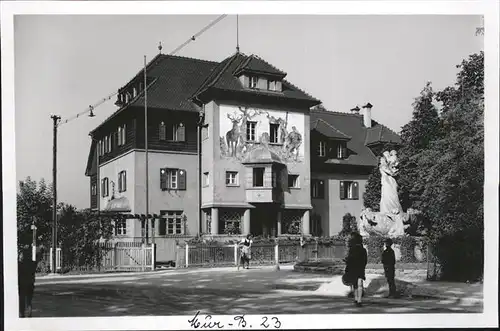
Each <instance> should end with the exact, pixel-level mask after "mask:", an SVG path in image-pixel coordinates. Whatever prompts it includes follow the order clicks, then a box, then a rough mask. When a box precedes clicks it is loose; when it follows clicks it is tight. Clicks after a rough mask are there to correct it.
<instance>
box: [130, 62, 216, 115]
mask: <svg viewBox="0 0 500 331" xmlns="http://www.w3.org/2000/svg"><path fill="white" fill-rule="evenodd" d="M217 66H218V63H217V62H212V61H205V60H198V59H192V58H186V57H180V56H171V55H163V56H162V57H160V58H159V59H158V63H157V65H156V66H154V67H152V68H151V69H150V70H149V71H148V72H147V76H148V78H149V77H150V78H154V79H156V81H155V83H154V84H152V86H150V87H149V89H148V107H152V108H167V109H170V110H181V111H182V110H184V111H198V108H197V106H196V105H195V104H194V103H193V102H191V101H190V97H191V95H192V94H193V93H195V92H196V91H197V89H198V87H199V86H200V82H201V81H203V79H205V78H206V77H208V76H209V75H211V74H212V72H213V71H214V69H216V68H217ZM130 105H131V106H139V107H143V106H144V94H142V95H140V96H139V97H138V98H137V99H136V100H135V101H133V102H132V103H131V104H130Z"/></svg>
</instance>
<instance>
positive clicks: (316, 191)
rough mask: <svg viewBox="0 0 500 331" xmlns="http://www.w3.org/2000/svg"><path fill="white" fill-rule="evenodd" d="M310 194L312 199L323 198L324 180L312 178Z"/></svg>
mask: <svg viewBox="0 0 500 331" xmlns="http://www.w3.org/2000/svg"><path fill="white" fill-rule="evenodd" d="M311 196H312V198H314V199H324V198H325V182H324V181H323V180H320V179H313V180H312V181H311Z"/></svg>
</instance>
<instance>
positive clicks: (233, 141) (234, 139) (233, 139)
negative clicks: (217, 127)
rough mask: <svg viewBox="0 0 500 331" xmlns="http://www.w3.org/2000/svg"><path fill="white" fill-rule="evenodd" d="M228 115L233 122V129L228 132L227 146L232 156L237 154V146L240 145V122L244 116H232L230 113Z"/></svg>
mask: <svg viewBox="0 0 500 331" xmlns="http://www.w3.org/2000/svg"><path fill="white" fill-rule="evenodd" d="M227 117H228V118H229V120H230V121H231V123H233V127H232V129H231V130H229V131H228V132H227V133H226V142H227V148H228V152H229V154H230V155H231V156H236V147H237V146H238V141H239V138H240V135H241V133H240V128H239V127H238V123H239V122H240V120H241V119H242V118H243V116H231V115H230V114H227Z"/></svg>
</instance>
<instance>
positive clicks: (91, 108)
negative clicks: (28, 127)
mask: <svg viewBox="0 0 500 331" xmlns="http://www.w3.org/2000/svg"><path fill="white" fill-rule="evenodd" d="M226 16H227V14H223V15H220V16H219V17H218V18H217V19H215V20H214V21H213V22H210V23H209V24H207V25H206V26H205V27H204V28H203V29H201V30H200V31H198V32H197V33H195V34H194V35H193V36H191V37H190V38H189V39H188V40H186V41H185V42H184V43H182V44H181V45H179V46H178V47H177V48H175V49H174V50H173V51H172V52H170V53H169V55H175V54H176V53H177V52H179V51H180V50H181V49H183V48H184V47H186V46H187V45H188V44H189V43H191V42H193V41H195V40H196V38H198V37H199V36H201V35H202V34H203V33H205V32H206V31H207V30H209V29H210V28H211V27H213V26H214V25H215V24H217V23H219V22H220V21H221V20H223V19H224V18H225V17H226ZM117 94H118V91H116V92H113V93H112V94H110V95H108V96H107V97H105V98H103V99H101V100H99V101H98V102H97V103H95V104H93V105H90V106H88V107H87V108H86V109H85V110H84V111H82V112H80V113H78V114H75V115H73V116H71V117H69V118H67V119H65V120H62V121H60V122H59V123H58V126H61V125H64V124H66V123H69V122H71V121H73V120H75V119H77V118H79V117H80V116H82V115H85V114H87V113H90V112H92V111H93V110H94V109H95V108H97V107H99V106H100V105H102V104H103V103H105V102H106V101H108V100H110V99H111V98H112V97H114V96H115V95H117Z"/></svg>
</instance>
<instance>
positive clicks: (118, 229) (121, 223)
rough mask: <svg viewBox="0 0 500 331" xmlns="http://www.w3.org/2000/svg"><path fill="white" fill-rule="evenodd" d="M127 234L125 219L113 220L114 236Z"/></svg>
mask: <svg viewBox="0 0 500 331" xmlns="http://www.w3.org/2000/svg"><path fill="white" fill-rule="evenodd" d="M126 234H127V220H116V221H115V236H123V235H126Z"/></svg>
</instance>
